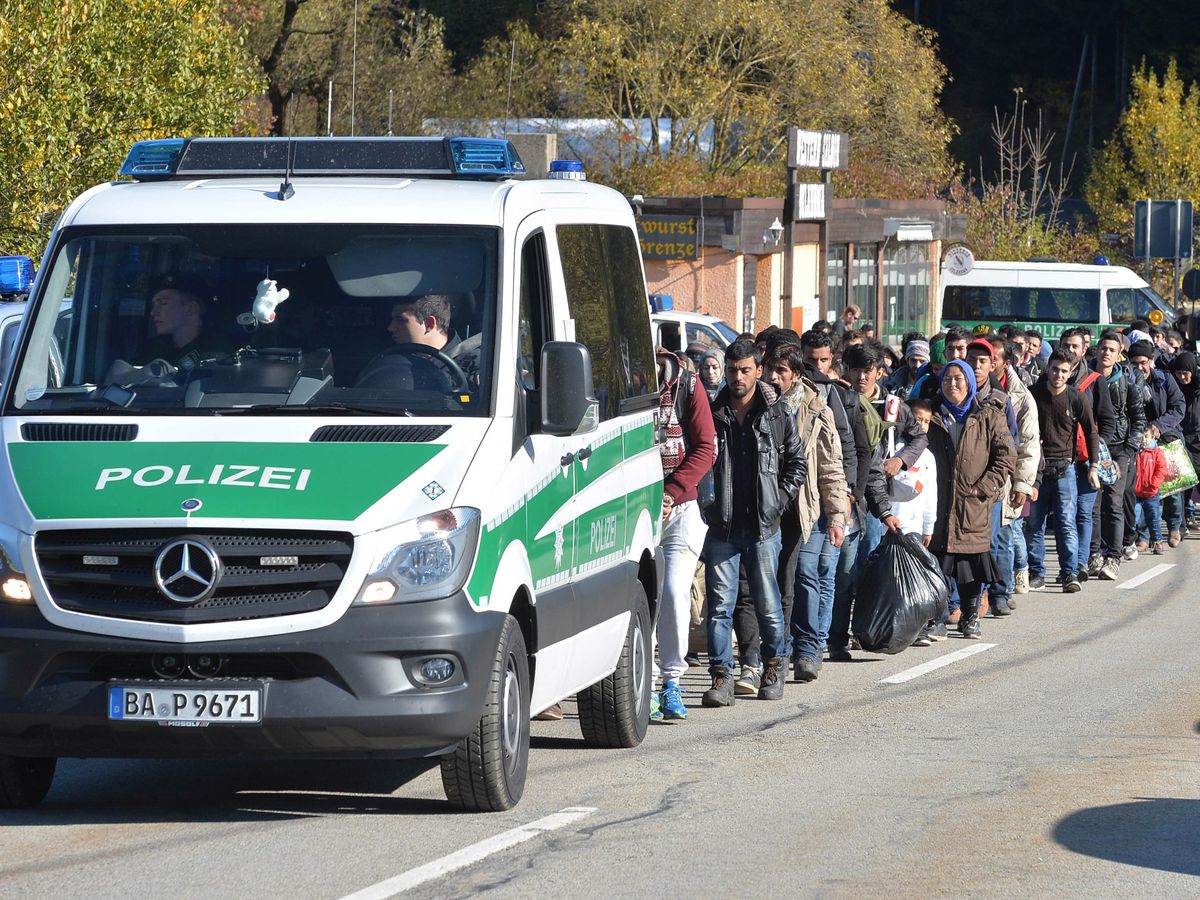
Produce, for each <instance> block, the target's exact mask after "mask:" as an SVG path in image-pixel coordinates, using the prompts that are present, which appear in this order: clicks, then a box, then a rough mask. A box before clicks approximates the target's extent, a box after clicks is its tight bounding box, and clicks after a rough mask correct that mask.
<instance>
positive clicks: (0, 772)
mask: <svg viewBox="0 0 1200 900" xmlns="http://www.w3.org/2000/svg"><path fill="white" fill-rule="evenodd" d="M57 765H58V760H56V759H54V758H53V757H50V758H48V759H26V758H23V757H19V756H0V809H21V808H23V807H27V806H37V805H38V804H39V803H41V802H42V800H43V799H45V797H46V794H47V793H49V792H50V783H51V782H52V781H54V770H55V768H56V767H57Z"/></svg>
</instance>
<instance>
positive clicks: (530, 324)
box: [517, 232, 550, 391]
mask: <svg viewBox="0 0 1200 900" xmlns="http://www.w3.org/2000/svg"><path fill="white" fill-rule="evenodd" d="M549 299H550V284H549V279H548V278H547V272H546V238H545V236H544V235H543V234H542V233H541V232H538V233H537V234H535V235H533V237H531V238H529V240H527V241H526V242H525V246H524V247H522V248H521V317H520V321H519V322H518V324H517V329H518V332H517V378H518V379H519V380H520V383H521V387H523V388H524V389H525V390H527V391H536V390H537V389H538V368H539V366H540V365H541V355H542V342H543V341H544V340H545V333H546V331H545V320H546V308H547V306H548V303H549Z"/></svg>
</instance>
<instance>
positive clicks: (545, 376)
mask: <svg viewBox="0 0 1200 900" xmlns="http://www.w3.org/2000/svg"><path fill="white" fill-rule="evenodd" d="M541 384H542V390H541V394H542V431H543V432H545V433H546V434H556V435H560V436H565V435H571V434H581V433H584V432H587V431H591V430H592V429H594V428H595V427H596V425H597V424H599V421H600V403H599V401H597V400H596V398H595V396H594V395H593V388H592V358H591V355H590V354H589V353H588V351H587V347H585V346H583V344H578V343H575V342H574V341H547V342H546V343H545V344H543V345H542V371H541Z"/></svg>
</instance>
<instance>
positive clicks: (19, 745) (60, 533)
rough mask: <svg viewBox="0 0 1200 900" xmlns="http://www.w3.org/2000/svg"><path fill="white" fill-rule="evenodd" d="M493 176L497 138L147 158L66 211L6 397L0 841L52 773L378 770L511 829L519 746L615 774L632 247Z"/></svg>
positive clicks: (647, 645) (592, 199) (658, 474)
mask: <svg viewBox="0 0 1200 900" xmlns="http://www.w3.org/2000/svg"><path fill="white" fill-rule="evenodd" d="M523 172H524V168H523V166H522V165H521V162H520V160H519V158H518V157H517V154H516V152H515V151H514V149H513V148H512V146H511V145H510V144H508V142H506V141H495V140H483V139H469V138H386V139H374V138H359V139H340V138H313V139H257V138H247V139H180V140H168V141H154V142H145V143H142V144H138V145H136V146H134V148H133V149H132V151H131V153H130V155H129V157H128V159H127V160H126V162H125V165H124V166H123V168H122V174H123V175H125V176H129V177H130V178H131V180H128V181H121V182H116V183H111V184H105V185H100V186H98V187H96V188H93V189H92V190H90V191H88V192H86V193H85V194H83V195H82V196H80V197H79V198H78V199H77V200H75V201H74V202H73V203H72V204H71V206H70V207H69V208H68V209H67V210H66V212H65V213H64V214H63V216H62V218H61V220H60V221H59V223H58V224H57V226H56V228H55V230H54V233H53V235H52V237H51V240H50V243H49V246H48V249H47V251H46V255H45V259H44V261H43V264H42V266H41V271H40V272H39V274H38V277H37V280H36V284H35V285H34V289H33V293H32V296H31V299H30V304H29V312H28V314H27V316H26V322H25V325H24V327H23V329H22V332H21V338H20V340H19V343H18V346H17V351H16V357H15V362H14V364H13V367H12V370H11V374H10V376H9V377H8V378H7V379H6V380H5V384H4V390H3V407H4V408H3V419H2V422H0V429H2V430H0V434H2V438H3V442H4V452H3V454H0V511H2V512H0V566H2V568H3V571H2V572H0V672H2V673H3V677H2V678H0V806H9V807H12V806H24V805H30V804H34V803H37V802H39V801H40V800H41V799H42V797H43V796H44V795H45V793H46V792H47V790H48V789H49V786H50V783H51V779H52V777H53V774H54V769H55V761H56V759H57V758H59V757H93V756H119V757H185V758H191V757H226V756H279V755H286V756H292V757H307V756H312V757H330V756H335V757H347V756H349V757H355V756H398V755H399V756H432V757H439V758H440V759H441V774H442V780H443V784H444V787H445V791H446V794H447V797H448V799H449V800H450V801H451V802H452V803H453V804H455V805H457V806H458V807H461V808H464V809H470V810H497V809H507V808H509V807H511V806H513V805H514V804H515V803H516V802H517V801H518V800H519V799H520V797H521V793H522V790H523V787H524V782H525V776H526V767H527V759H528V749H529V720H530V716H531V714H536V713H537V712H539V711H541V710H543V709H546V708H547V707H549V706H551V705H552V704H555V703H557V702H558V701H560V700H562V699H564V698H567V697H570V696H572V695H576V696H577V698H578V704H579V721H580V725H581V727H582V730H583V734H584V736H585V738H586V739H587V740H588V742H589V743H591V744H593V745H598V746H606V747H630V746H634V745H636V744H638V743H639V742H640V741H641V740H642V738H643V736H644V734H645V732H646V728H647V723H648V719H649V715H648V712H649V710H648V704H649V698H650V687H651V681H650V668H651V652H652V644H651V632H652V628H653V621H654V615H655V606H656V604H657V602H658V596H659V585H660V581H661V564H662V560H661V551H660V549H659V539H660V531H661V523H660V518H661V517H660V514H661V508H662V468H661V462H660V458H659V452H658V448H657V446H656V432H655V411H656V409H657V403H658V399H657V391H658V386H657V373H656V367H655V359H654V350H653V346H652V343H651V338H650V323H649V318H648V311H647V304H646V288H645V281H644V276H643V271H642V264H641V257H640V254H639V249H638V241H637V235H636V232H635V229H634V220H633V215H632V212H631V210H630V207H629V204H628V203H627V202H626V201H625V199H624V198H623V197H622V196H621V195H620V194H618V193H616V192H614V191H611V190H609V189H606V188H603V187H600V186H597V185H593V184H590V183H588V182H587V181H585V180H582V172H580V171H578V164H570V163H565V164H556V165H555V167H554V170H552V173H551V174H552V179H544V180H530V181H520V180H514V178H513V176H515V175H520V174H522V173H523ZM555 175H566V176H568V177H566V178H553V176H555ZM64 309H66V310H69V314H68V315H67V316H65V317H64V316H63V310H64Z"/></svg>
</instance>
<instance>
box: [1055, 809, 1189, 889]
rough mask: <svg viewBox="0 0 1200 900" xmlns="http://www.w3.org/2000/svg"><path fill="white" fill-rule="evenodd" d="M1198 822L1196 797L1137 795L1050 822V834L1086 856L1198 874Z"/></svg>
mask: <svg viewBox="0 0 1200 900" xmlns="http://www.w3.org/2000/svg"><path fill="white" fill-rule="evenodd" d="M1197 822H1200V800H1183V799H1175V798H1171V797H1139V798H1137V799H1136V800H1135V801H1134V802H1132V803H1118V804H1116V805H1115V806H1097V807H1093V808H1091V809H1081V810H1080V811H1079V812H1075V813H1071V815H1069V816H1067V817H1065V818H1064V819H1062V820H1061V821H1059V823H1058V824H1057V825H1056V826H1055V827H1054V839H1055V840H1056V841H1058V842H1059V843H1060V844H1062V845H1063V846H1064V847H1066V848H1067V849H1068V850H1073V851H1074V852H1076V853H1081V854H1084V855H1085V856H1094V857H1096V858H1098V859H1108V860H1112V861H1113V862H1119V863H1126V864H1127V865H1131V866H1140V867H1141V868H1143V869H1159V870H1161V871H1164V872H1178V873H1180V874H1183V875H1200V840H1197V836H1196V823H1197Z"/></svg>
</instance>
